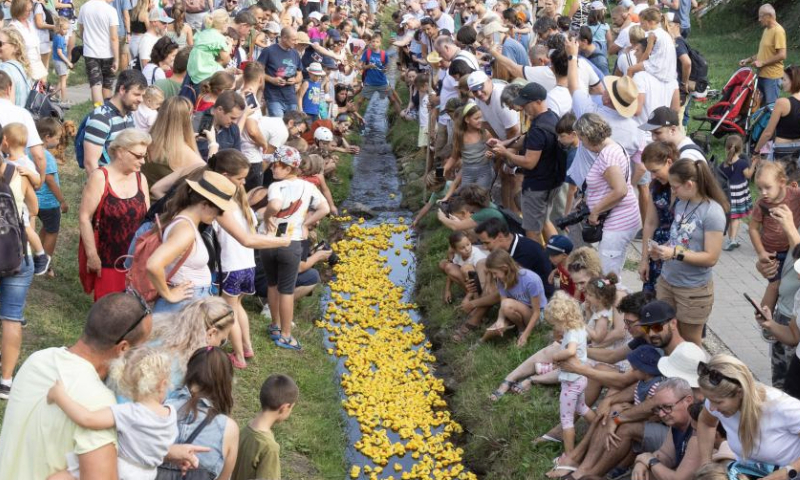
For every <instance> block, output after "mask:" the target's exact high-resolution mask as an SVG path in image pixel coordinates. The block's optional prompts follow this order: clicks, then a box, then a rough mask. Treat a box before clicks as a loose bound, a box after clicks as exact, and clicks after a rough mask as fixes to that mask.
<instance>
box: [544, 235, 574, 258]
mask: <svg viewBox="0 0 800 480" xmlns="http://www.w3.org/2000/svg"><path fill="white" fill-rule="evenodd" d="M572 247H573V245H572V240H570V239H569V238H567V237H565V236H564V235H553V236H552V237H550V238H549V239H548V240H547V245H546V246H545V248H546V249H547V254H548V255H560V254H562V253H565V254H567V255H569V254H570V253H572Z"/></svg>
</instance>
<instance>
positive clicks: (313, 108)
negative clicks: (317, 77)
mask: <svg viewBox="0 0 800 480" xmlns="http://www.w3.org/2000/svg"><path fill="white" fill-rule="evenodd" d="M306 82H308V89H307V90H306V93H305V95H303V113H305V114H306V115H319V107H320V104H321V103H322V99H323V97H324V95H323V93H322V83H320V82H313V81H311V80H306Z"/></svg>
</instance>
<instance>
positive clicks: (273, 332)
mask: <svg viewBox="0 0 800 480" xmlns="http://www.w3.org/2000/svg"><path fill="white" fill-rule="evenodd" d="M267 333H269V339H270V340H273V341H274V340H278V339H279V338H281V326H280V325H275V324H270V326H269V327H267Z"/></svg>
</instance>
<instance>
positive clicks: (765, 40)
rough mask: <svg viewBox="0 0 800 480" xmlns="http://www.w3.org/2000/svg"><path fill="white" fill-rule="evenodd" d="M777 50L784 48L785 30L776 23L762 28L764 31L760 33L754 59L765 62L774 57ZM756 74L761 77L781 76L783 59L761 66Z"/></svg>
mask: <svg viewBox="0 0 800 480" xmlns="http://www.w3.org/2000/svg"><path fill="white" fill-rule="evenodd" d="M778 50H786V31H785V30H784V29H783V27H781V26H780V25H778V24H777V23H776V24H775V26H774V27H770V28H766V29H764V33H763V34H762V35H761V43H759V44H758V55H756V60H759V61H762V62H766V61H767V60H769V59H770V58H772V57H774V56H775V55H776V54H777V53H778ZM758 76H759V77H761V78H783V61H780V62H778V63H773V64H772V65H767V66H766V67H763V68H762V69H761V70H760V71H759V72H758Z"/></svg>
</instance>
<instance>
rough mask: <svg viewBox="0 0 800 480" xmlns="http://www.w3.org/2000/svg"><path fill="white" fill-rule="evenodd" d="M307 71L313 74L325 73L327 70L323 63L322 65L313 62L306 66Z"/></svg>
mask: <svg viewBox="0 0 800 480" xmlns="http://www.w3.org/2000/svg"><path fill="white" fill-rule="evenodd" d="M306 72H308V73H309V74H311V75H320V76H322V75H325V70H323V69H322V65H320V64H319V63H318V62H313V63H312V64H311V65H309V66H308V68H306Z"/></svg>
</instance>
